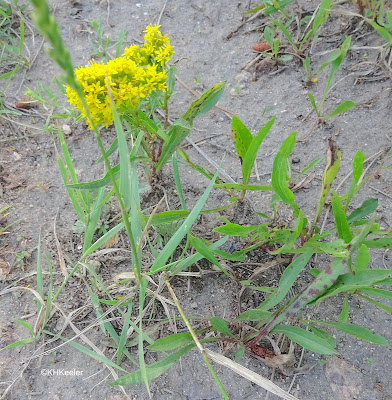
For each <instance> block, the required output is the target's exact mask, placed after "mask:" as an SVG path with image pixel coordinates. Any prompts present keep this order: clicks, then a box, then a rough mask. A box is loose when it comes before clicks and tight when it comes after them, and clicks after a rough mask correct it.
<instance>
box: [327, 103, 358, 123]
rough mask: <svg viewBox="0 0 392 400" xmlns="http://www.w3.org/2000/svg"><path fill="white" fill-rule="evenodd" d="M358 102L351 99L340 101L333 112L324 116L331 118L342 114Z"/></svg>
mask: <svg viewBox="0 0 392 400" xmlns="http://www.w3.org/2000/svg"><path fill="white" fill-rule="evenodd" d="M356 104H357V103H354V102H353V101H351V100H346V101H343V102H342V103H340V104H339V105H338V106H337V107H336V108H335V109H334V110H333V111H332V112H331V114H329V115H327V116H326V117H324V119H327V118H331V117H333V116H335V115H337V114H341V113H343V112H345V111H347V110H350V109H351V108H353V107H355V106H356Z"/></svg>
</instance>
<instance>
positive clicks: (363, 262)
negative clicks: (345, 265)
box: [354, 244, 369, 273]
mask: <svg viewBox="0 0 392 400" xmlns="http://www.w3.org/2000/svg"><path fill="white" fill-rule="evenodd" d="M368 264H369V250H368V248H367V246H366V244H362V245H361V247H360V248H359V250H358V253H357V255H356V257H355V262H354V271H355V273H358V272H361V271H364V270H365V269H366V267H367V266H368Z"/></svg>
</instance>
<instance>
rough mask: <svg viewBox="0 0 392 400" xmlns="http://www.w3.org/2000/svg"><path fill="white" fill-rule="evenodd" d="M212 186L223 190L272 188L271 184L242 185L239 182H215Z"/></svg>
mask: <svg viewBox="0 0 392 400" xmlns="http://www.w3.org/2000/svg"><path fill="white" fill-rule="evenodd" d="M214 187H216V188H222V189H225V190H245V189H246V190H273V189H272V186H263V185H243V184H241V183H216V184H215V185H214Z"/></svg>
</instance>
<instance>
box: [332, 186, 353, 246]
mask: <svg viewBox="0 0 392 400" xmlns="http://www.w3.org/2000/svg"><path fill="white" fill-rule="evenodd" d="M331 204H332V211H333V216H334V218H335V225H336V229H337V231H338V237H339V238H340V239H343V240H344V242H345V243H349V242H350V241H351V239H352V235H351V232H350V227H349V226H348V222H347V218H346V214H345V212H344V210H343V205H342V202H341V200H340V198H339V196H338V194H337V193H336V192H335V191H334V190H333V191H332V197H331Z"/></svg>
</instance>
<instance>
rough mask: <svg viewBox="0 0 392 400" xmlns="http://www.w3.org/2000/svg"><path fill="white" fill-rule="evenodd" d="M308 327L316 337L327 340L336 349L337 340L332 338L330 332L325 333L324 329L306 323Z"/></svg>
mask: <svg viewBox="0 0 392 400" xmlns="http://www.w3.org/2000/svg"><path fill="white" fill-rule="evenodd" d="M305 323H306V322H305ZM306 325H307V326H308V327H309V328H310V329H311V331H312V332H313V333H314V334H315V335H316V336H319V337H320V338H321V339H323V340H326V341H327V342H328V343H329V344H330V345H331V346H332V347H333V348H335V347H336V339H335V338H334V337H333V336H331V335H330V334H329V333H328V332H326V331H323V330H322V329H319V328H316V327H315V326H313V325H311V324H309V323H306Z"/></svg>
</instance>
